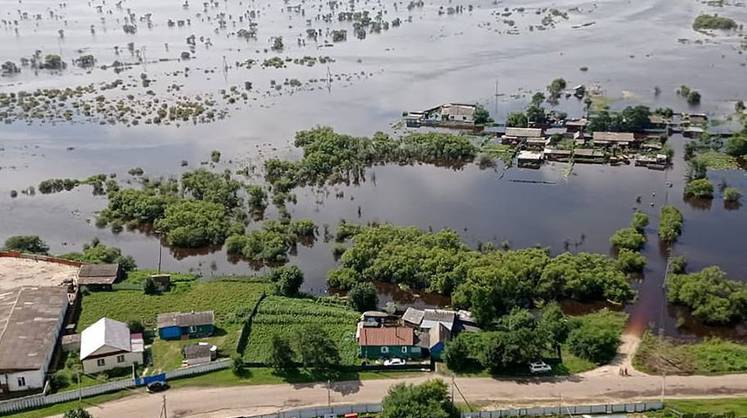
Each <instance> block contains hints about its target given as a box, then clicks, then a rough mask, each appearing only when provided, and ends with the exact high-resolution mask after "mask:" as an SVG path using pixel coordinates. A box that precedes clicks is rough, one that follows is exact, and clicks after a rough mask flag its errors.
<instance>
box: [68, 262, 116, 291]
mask: <svg viewBox="0 0 747 418" xmlns="http://www.w3.org/2000/svg"><path fill="white" fill-rule="evenodd" d="M121 278H122V269H121V268H120V267H119V264H84V265H83V266H81V267H80V271H79V272H78V286H86V287H88V288H90V289H107V290H108V289H111V288H112V285H113V284H114V283H116V282H117V281H118V280H119V279H121Z"/></svg>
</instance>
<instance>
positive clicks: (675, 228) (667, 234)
mask: <svg viewBox="0 0 747 418" xmlns="http://www.w3.org/2000/svg"><path fill="white" fill-rule="evenodd" d="M683 222H684V218H683V217H682V213H680V211H679V210H678V209H677V208H675V207H674V206H671V205H667V206H663V207H662V208H661V215H660V216H659V238H660V239H661V240H662V241H664V242H668V243H671V242H674V241H676V240H677V237H679V236H680V234H681V233H682V223H683Z"/></svg>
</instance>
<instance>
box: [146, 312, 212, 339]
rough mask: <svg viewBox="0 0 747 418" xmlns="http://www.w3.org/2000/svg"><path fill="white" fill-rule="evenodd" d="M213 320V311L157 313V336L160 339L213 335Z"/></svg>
mask: <svg viewBox="0 0 747 418" xmlns="http://www.w3.org/2000/svg"><path fill="white" fill-rule="evenodd" d="M214 321H215V314H214V313H213V311H203V312H170V313H163V314H158V317H157V319H156V323H157V325H158V337H159V338H160V339H162V340H179V339H188V338H204V337H209V336H211V335H213V331H214V325H213V323H214Z"/></svg>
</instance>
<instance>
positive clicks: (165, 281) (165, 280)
mask: <svg viewBox="0 0 747 418" xmlns="http://www.w3.org/2000/svg"><path fill="white" fill-rule="evenodd" d="M150 279H151V280H153V283H154V284H155V285H156V290H158V291H159V292H165V291H167V290H169V287H171V275H170V274H151V275H150Z"/></svg>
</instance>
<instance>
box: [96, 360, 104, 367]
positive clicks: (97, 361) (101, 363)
mask: <svg viewBox="0 0 747 418" xmlns="http://www.w3.org/2000/svg"><path fill="white" fill-rule="evenodd" d="M96 365H97V366H99V367H104V366H106V360H104V359H102V358H100V359H98V360H96Z"/></svg>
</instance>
